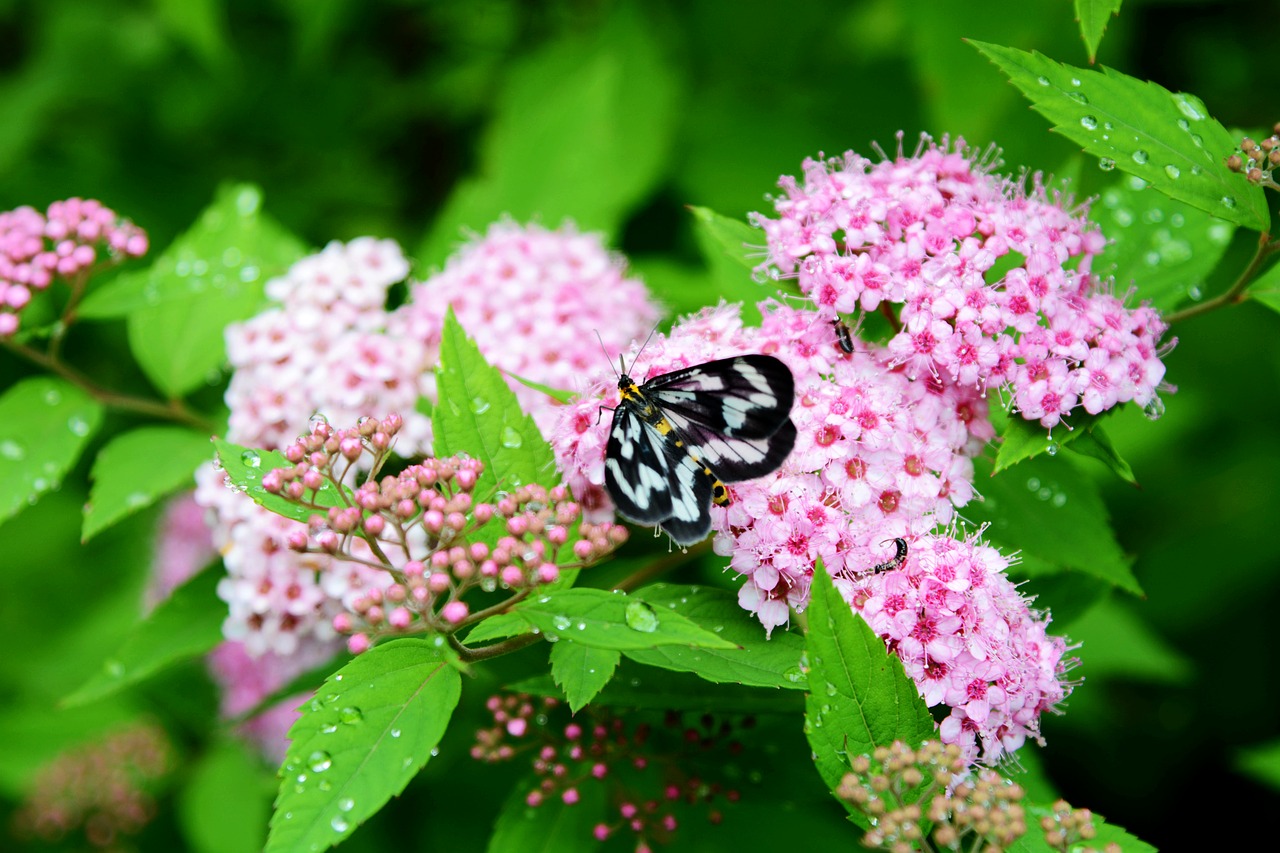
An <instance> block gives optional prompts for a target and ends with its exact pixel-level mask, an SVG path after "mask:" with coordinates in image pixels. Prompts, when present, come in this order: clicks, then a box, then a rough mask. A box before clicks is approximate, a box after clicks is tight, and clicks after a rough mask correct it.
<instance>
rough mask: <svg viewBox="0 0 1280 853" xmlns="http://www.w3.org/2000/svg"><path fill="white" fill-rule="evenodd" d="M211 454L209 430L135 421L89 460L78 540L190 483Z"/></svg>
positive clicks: (192, 484)
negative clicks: (90, 482) (90, 467)
mask: <svg viewBox="0 0 1280 853" xmlns="http://www.w3.org/2000/svg"><path fill="white" fill-rule="evenodd" d="M212 457H213V448H212V447H210V446H209V436H208V435H206V434H205V433H202V432H200V431H199V430H194V429H187V428H186V427H171V426H151V427H139V428H138V429H135V430H131V431H129V432H126V433H123V434H122V435H118V436H116V437H115V438H114V439H112V440H111V442H110V443H109V444H107V445H106V446H105V447H103V448H102V450H100V451H98V456H97V458H96V459H94V461H93V470H92V471H91V472H90V476H91V477H92V478H93V488H92V489H91V490H90V492H89V504H88V506H87V507H86V508H85V512H84V528H83V530H82V532H81V534H80V537H81V539H82V541H86V542H87V541H88V540H89V539H91V538H93V537H94V536H96V535H97V534H98V533H101V532H102V531H103V530H105V529H107V528H108V527H110V526H111V525H113V524H115V523H116V522H117V521H120V520H121V519H123V518H126V517H128V516H129V515H131V514H133V513H135V512H137V511H138V510H140V509H142V508H144V507H148V506H150V505H151V504H153V503H155V502H156V501H157V500H159V499H161V498H163V497H165V496H166V495H168V494H170V493H171V492H175V491H177V490H179V489H181V488H184V487H185V488H192V487H193V486H194V485H195V470H196V468H198V467H199V466H200V463H202V462H205V461H207V460H209V459H211V458H212Z"/></svg>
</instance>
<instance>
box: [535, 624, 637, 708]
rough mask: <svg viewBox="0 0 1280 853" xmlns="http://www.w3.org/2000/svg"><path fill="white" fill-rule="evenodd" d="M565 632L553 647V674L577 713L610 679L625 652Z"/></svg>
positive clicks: (570, 705)
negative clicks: (578, 640) (578, 639)
mask: <svg viewBox="0 0 1280 853" xmlns="http://www.w3.org/2000/svg"><path fill="white" fill-rule="evenodd" d="M570 636H571V635H564V636H562V638H561V640H560V642H558V643H556V644H554V645H553V646H552V647H551V678H552V679H553V680H554V681H555V683H556V684H557V685H559V687H560V689H561V690H563V691H564V696H565V698H566V699H568V700H569V710H570V711H572V712H573V713H575V714H576V713H578V711H579V709H581V708H582V707H583V706H584V705H586V704H587V703H588V702H590V701H591V700H592V698H593V697H594V696H595V695H596V694H597V693H599V692H600V691H601V689H603V688H604V686H605V685H606V684H608V683H609V679H611V678H613V671H614V670H615V669H617V668H618V661H619V660H621V659H622V655H621V654H620V653H619V652H617V651H615V650H614V649H593V648H591V647H590V646H584V645H582V644H581V643H575V642H573V640H572V639H570Z"/></svg>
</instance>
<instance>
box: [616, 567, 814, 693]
mask: <svg viewBox="0 0 1280 853" xmlns="http://www.w3.org/2000/svg"><path fill="white" fill-rule="evenodd" d="M636 594H637V595H641V596H643V597H644V600H645V601H647V602H648V603H649V604H651V605H652V606H653V607H654V608H655V609H656V610H658V611H659V612H661V611H664V610H672V611H674V612H676V613H679V614H681V615H683V616H686V617H688V618H689V619H691V620H692V621H694V622H696V623H697V624H699V625H703V626H707V625H710V626H713V630H714V632H715V634H716V636H718V637H720V638H722V639H725V640H728V641H729V642H731V643H733V644H734V646H733V647H732V648H724V649H704V648H698V649H691V648H686V647H683V646H660V647H655V648H647V649H632V650H628V651H626V652H625V654H626V656H627V657H629V658H631V659H632V660H635V661H637V662H639V663H643V664H646V665H648V666H654V667H661V668H663V669H673V670H678V671H683V672H692V673H696V674H697V675H699V676H701V677H702V678H705V679H706V680H707V681H713V682H721V683H737V684H746V685H751V686H755V687H781V688H785V689H790V690H804V689H806V681H805V678H804V676H803V674H802V673H800V672H799V669H798V664H799V662H800V658H801V656H802V655H803V654H804V637H802V636H801V635H799V634H796V633H792V632H790V631H783V630H779V629H774V631H773V634H772V636H771V637H769V638H767V639H766V637H765V631H764V627H763V626H762V625H761V624H760V622H759V621H757V620H756V619H755V618H753V617H752V616H751V614H749V613H747V611H745V610H743V609H742V607H741V606H740V605H739V604H738V597H737V595H735V594H734V593H732V592H729V591H727V590H723V589H713V588H711V587H705V586H702V587H693V586H682V585H678V584H655V585H653V586H647V587H645V588H644V589H642V590H639V591H637V593H636ZM716 629H718V630H716ZM797 676H798V677H797Z"/></svg>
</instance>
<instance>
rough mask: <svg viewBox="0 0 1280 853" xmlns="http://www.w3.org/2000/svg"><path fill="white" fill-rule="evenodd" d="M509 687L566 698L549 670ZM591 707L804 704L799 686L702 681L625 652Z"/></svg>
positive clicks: (736, 709) (791, 709)
mask: <svg viewBox="0 0 1280 853" xmlns="http://www.w3.org/2000/svg"><path fill="white" fill-rule="evenodd" d="M562 642H563V641H562ZM557 645H560V644H559V643H557ZM506 689H508V690H512V691H515V692H517V693H528V694H531V695H533V696H550V697H553V698H556V699H563V698H564V692H563V691H562V690H561V689H560V688H559V687H558V686H556V683H555V682H554V681H552V680H551V676H549V675H539V676H534V677H533V678H526V679H524V680H522V681H517V682H515V683H513V684H508V685H507V686H506ZM591 707H593V708H632V709H634V708H641V709H648V710H658V711H695V712H699V713H701V712H703V711H713V712H723V713H734V714H780V715H783V716H786V717H795V716H796V715H798V714H799V713H800V712H801V711H802V710H803V707H804V704H803V701H802V699H801V694H800V693H798V692H797V691H795V690H775V689H772V688H768V689H766V688H760V687H746V686H744V685H741V684H727V683H726V684H717V683H715V682H711V681H704V680H703V679H701V678H699V677H698V676H696V675H694V674H693V673H691V672H675V671H672V670H668V669H654V668H652V667H647V666H642V665H640V664H638V663H636V662H635V661H632V660H627V659H625V656H624V660H623V661H622V663H621V664H619V665H618V669H617V671H616V672H615V673H614V676H613V679H612V680H611V681H610V682H609V683H608V684H606V685H605V686H604V689H602V690H601V691H600V692H599V693H597V694H596V695H595V696H594V697H593V698H592V700H591Z"/></svg>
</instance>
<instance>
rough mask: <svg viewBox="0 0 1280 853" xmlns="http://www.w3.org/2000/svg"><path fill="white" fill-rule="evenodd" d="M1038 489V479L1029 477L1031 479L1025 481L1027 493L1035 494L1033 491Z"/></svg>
mask: <svg viewBox="0 0 1280 853" xmlns="http://www.w3.org/2000/svg"><path fill="white" fill-rule="evenodd" d="M1039 489H1040V478H1039V477H1031V478H1029V479H1028V480H1027V491H1028V492H1035V491H1038V490H1039Z"/></svg>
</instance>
